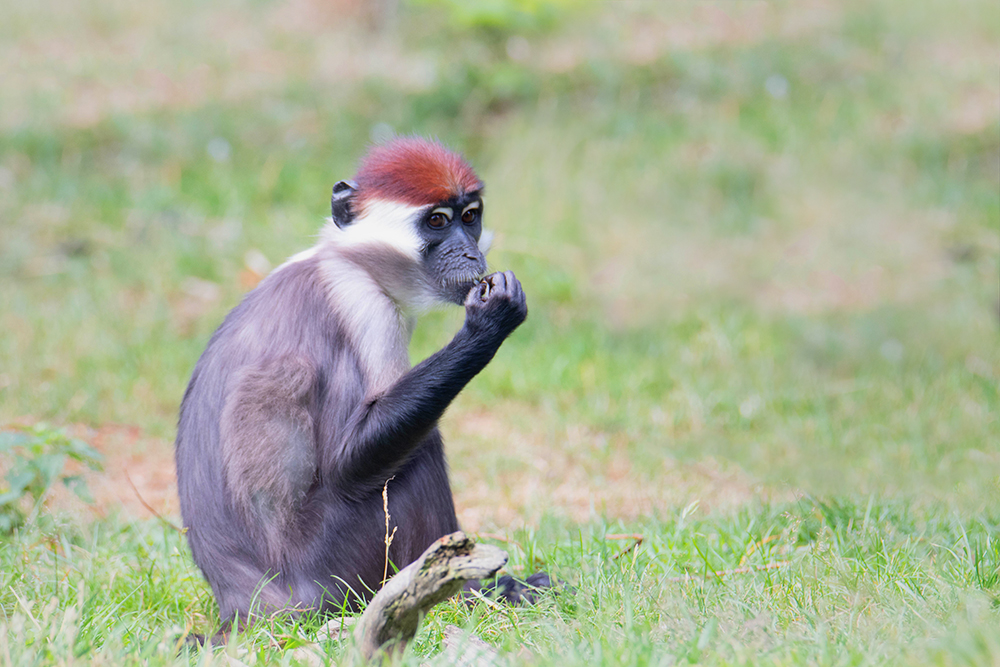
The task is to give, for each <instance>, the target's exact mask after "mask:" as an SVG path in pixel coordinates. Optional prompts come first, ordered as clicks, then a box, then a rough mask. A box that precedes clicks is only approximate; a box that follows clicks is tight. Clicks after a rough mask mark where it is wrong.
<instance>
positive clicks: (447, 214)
mask: <svg viewBox="0 0 1000 667" xmlns="http://www.w3.org/2000/svg"><path fill="white" fill-rule="evenodd" d="M434 213H441V214H443V215H444V216H445V217H446V218H448V219H449V220H451V218H452V216H454V215H455V212H454V211H452V210H451V207H450V206H438V207H437V208H436V209H434V210H433V211H431V214H434Z"/></svg>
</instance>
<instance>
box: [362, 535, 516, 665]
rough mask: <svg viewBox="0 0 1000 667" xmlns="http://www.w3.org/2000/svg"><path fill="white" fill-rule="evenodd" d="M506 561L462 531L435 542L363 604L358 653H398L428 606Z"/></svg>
mask: <svg viewBox="0 0 1000 667" xmlns="http://www.w3.org/2000/svg"><path fill="white" fill-rule="evenodd" d="M506 563H507V552H505V551H503V550H502V549H499V548H497V547H494V546H491V545H488V544H476V543H475V541H473V540H472V538H470V537H468V536H466V535H465V533H463V532H461V531H459V532H457V533H452V534H451V535H445V536H444V537H442V538H441V539H439V540H437V541H436V542H435V543H434V544H432V545H431V546H430V547H429V548H428V549H427V551H425V552H424V553H423V554H422V555H421V556H420V558H418V559H417V560H415V561H414V562H412V563H410V564H409V565H407V566H406V567H404V568H403V569H402V570H400V571H399V572H398V573H397V574H396V575H395V576H394V577H393V578H392V579H390V580H389V581H387V582H386V584H385V586H383V587H382V590H380V591H379V592H378V593H377V594H376V595H375V597H374V598H372V601H371V602H369V603H368V607H367V608H366V609H365V613H364V614H362V616H361V620H360V621H359V622H358V624H357V627H355V629H354V639H355V642H356V644H357V647H358V649H359V650H360V652H361V655H362V656H363V657H364V658H365V659H366V660H367V659H370V658H371V657H373V656H374V655H375V654H376V653H377V652H378V651H379V649H382V648H383V647H385V648H391V649H393V650H402V649H403V647H405V646H406V643H407V642H409V641H410V640H411V639H413V636H414V635H415V634H416V633H417V626H418V625H419V624H420V619H421V618H423V616H424V614H426V613H427V611H428V610H429V609H430V608H431V607H433V606H434V605H436V604H437V603H439V602H443V601H444V600H446V599H448V598H449V597H451V596H452V595H455V594H456V593H458V591H459V590H461V588H462V585H463V584H464V583H465V582H466V581H468V580H470V579H486V578H487V577H492V576H493V575H494V574H496V573H497V571H498V570H499V569H500V568H501V567H503V566H504V565H505V564H506Z"/></svg>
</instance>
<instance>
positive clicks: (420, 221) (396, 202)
mask: <svg viewBox="0 0 1000 667" xmlns="http://www.w3.org/2000/svg"><path fill="white" fill-rule="evenodd" d="M330 205H331V212H332V217H333V222H334V223H335V224H336V227H337V229H338V230H339V231H338V232H337V244H338V245H339V246H341V247H345V246H346V247H347V248H355V249H356V251H357V252H355V255H356V256H359V257H363V258H364V260H365V263H366V265H367V266H368V268H369V271H370V272H371V273H372V274H373V275H374V276H375V277H376V279H378V280H380V282H382V283H383V284H384V286H385V287H386V288H387V290H388V291H390V292H392V293H393V294H394V295H399V294H402V297H401V300H403V301H409V302H411V303H413V302H417V303H420V302H427V301H438V302H441V301H444V302H448V303H455V304H462V303H463V302H464V300H465V297H466V295H467V294H468V293H469V290H470V289H471V288H472V287H473V286H474V285H475V284H476V283H477V282H478V280H479V279H480V278H481V277H482V276H483V274H485V273H486V257H485V253H486V251H487V250H488V243H489V238H490V236H491V235H490V234H489V232H487V233H486V234H485V235H484V234H483V183H482V181H480V180H479V177H478V176H476V173H475V172H474V171H473V170H472V167H470V166H469V164H468V163H467V162H466V161H465V160H464V159H463V158H462V157H461V156H460V155H458V154H457V153H454V152H452V151H450V150H448V149H447V148H445V147H444V146H442V145H441V144H439V143H437V142H435V141H429V140H427V139H421V138H418V137H400V138H397V139H394V140H392V141H390V142H388V143H386V144H383V145H380V146H376V147H374V148H372V149H371V150H370V151H369V152H368V154H367V155H366V156H365V157H364V158H363V159H362V161H361V167H360V168H359V169H358V173H357V174H356V175H355V177H354V180H352V181H340V182H338V183H337V184H336V185H334V186H333V196H332V198H331V201H330ZM415 276H416V283H417V284H415V281H414V279H415Z"/></svg>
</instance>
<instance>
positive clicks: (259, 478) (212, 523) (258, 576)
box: [192, 357, 317, 622]
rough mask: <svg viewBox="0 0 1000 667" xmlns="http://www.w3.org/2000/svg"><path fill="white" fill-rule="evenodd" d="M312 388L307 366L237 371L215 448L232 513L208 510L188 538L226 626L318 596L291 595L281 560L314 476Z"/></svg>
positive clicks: (283, 361)
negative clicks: (224, 519)
mask: <svg viewBox="0 0 1000 667" xmlns="http://www.w3.org/2000/svg"><path fill="white" fill-rule="evenodd" d="M314 383H315V373H314V372H313V370H312V368H311V366H310V365H309V364H308V363H307V362H305V361H303V360H301V359H298V358H294V357H285V358H279V359H275V360H272V361H269V362H267V363H265V364H260V365H257V366H252V367H248V368H245V369H243V370H242V371H240V373H238V374H237V376H236V377H235V378H234V380H233V384H232V385H231V386H232V389H231V391H230V393H229V395H228V396H227V398H226V401H225V404H224V407H223V410H222V418H221V422H220V447H221V450H222V463H223V469H224V473H225V488H224V490H223V496H222V498H223V501H224V502H225V503H226V505H228V507H229V508H230V509H222V508H212V507H206V508H205V511H206V512H212V513H213V514H212V515H211V516H212V517H215V518H214V519H212V520H209V521H205V522H200V523H198V524H196V528H195V531H196V533H197V534H196V535H193V536H192V537H194V538H195V539H197V540H198V542H199V548H198V550H197V551H198V553H199V554H200V558H199V563H198V564H199V565H200V566H201V568H202V570H203V571H204V572H205V575H206V577H207V578H208V580H209V583H210V584H211V585H212V589H213V591H214V592H215V596H216V599H217V601H218V603H219V610H220V613H221V615H222V618H223V620H224V621H227V622H228V621H230V620H231V619H232V618H234V617H239V618H240V619H241V620H246V619H247V618H248V617H252V616H255V615H259V614H263V613H270V612H272V611H276V610H282V609H286V608H288V607H295V606H301V605H303V604H309V603H310V601H311V598H312V596H314V595H315V594H316V593H317V591H315V590H313V589H314V588H315V587H314V586H309V585H308V584H305V585H296V587H295V590H292V587H291V582H296V581H297V579H298V578H297V576H296V575H297V573H296V572H294V571H290V568H291V567H292V565H291V564H290V563H289V559H288V558H286V557H285V556H286V552H287V551H288V549H289V548H291V545H294V544H295V542H296V540H295V537H296V531H297V529H298V527H297V525H296V519H297V513H298V511H299V509H300V508H301V505H302V502H303V500H304V498H305V495H306V492H307V491H308V490H309V487H310V486H311V485H312V482H313V479H314V477H315V472H316V446H315V440H314V434H313V421H312V418H311V417H310V415H309V411H308V407H309V401H310V400H311V394H312V388H313V385H314ZM196 511H197V510H196ZM223 516H228V517H230V518H229V519H228V521H229V524H228V525H227V524H226V523H225V522H222V521H221V517H223Z"/></svg>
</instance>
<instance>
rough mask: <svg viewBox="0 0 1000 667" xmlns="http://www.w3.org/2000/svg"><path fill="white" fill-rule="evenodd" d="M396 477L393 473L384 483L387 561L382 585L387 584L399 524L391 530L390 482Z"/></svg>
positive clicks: (383, 497) (383, 571) (383, 510)
mask: <svg viewBox="0 0 1000 667" xmlns="http://www.w3.org/2000/svg"><path fill="white" fill-rule="evenodd" d="M394 479H396V476H395V475H393V476H392V477H390V478H389V479H387V480H385V484H383V485H382V512H384V513H385V563H384V564H383V566H382V585H383V586H385V580H386V579H387V578H388V575H389V547H390V546H391V545H392V538H394V537H395V536H396V528H398V527H399V526H393V527H392V532H391V533H390V532H389V518H390V517H389V482H391V481H392V480H394Z"/></svg>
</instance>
